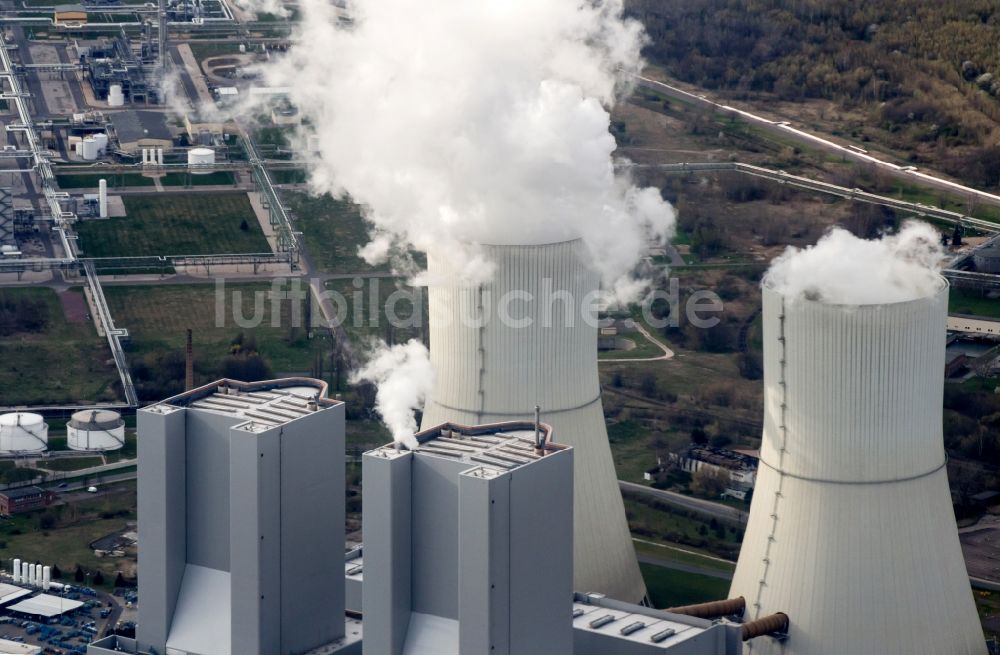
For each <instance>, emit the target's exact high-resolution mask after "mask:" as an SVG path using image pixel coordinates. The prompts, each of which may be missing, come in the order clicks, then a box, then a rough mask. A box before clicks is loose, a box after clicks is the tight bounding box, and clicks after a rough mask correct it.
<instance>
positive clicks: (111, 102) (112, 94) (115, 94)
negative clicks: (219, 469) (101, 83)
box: [108, 84, 125, 107]
mask: <svg viewBox="0 0 1000 655" xmlns="http://www.w3.org/2000/svg"><path fill="white" fill-rule="evenodd" d="M124 104H125V94H124V93H123V92H122V85H121V84H112V85H111V86H110V87H109V88H108V107H121V106H123V105H124Z"/></svg>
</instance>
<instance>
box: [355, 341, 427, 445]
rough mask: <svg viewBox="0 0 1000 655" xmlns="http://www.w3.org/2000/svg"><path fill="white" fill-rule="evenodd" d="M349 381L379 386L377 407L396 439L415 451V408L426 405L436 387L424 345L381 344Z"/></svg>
mask: <svg viewBox="0 0 1000 655" xmlns="http://www.w3.org/2000/svg"><path fill="white" fill-rule="evenodd" d="M350 381H351V384H357V383H359V382H365V381H367V382H372V383H374V384H375V385H376V386H377V388H378V391H377V392H376V395H375V410H376V411H377V412H378V413H379V415H380V416H381V417H382V421H383V422H384V423H385V424H386V427H388V428H389V431H390V432H392V438H393V440H394V441H396V442H397V443H402V444H403V445H405V446H406V447H407V448H409V449H410V450H416V449H417V448H418V447H419V445H420V444H418V443H417V440H416V439H415V438H414V436H413V435H414V434H416V432H417V419H416V417H415V415H414V410H416V409H420V408H421V407H423V404H424V401H425V400H426V399H427V396H428V394H429V393H430V392H431V389H432V388H433V387H434V367H433V366H431V361H430V356H429V354H428V352H427V348H426V347H424V344H422V343H420V342H419V341H416V340H410V341H408V342H406V343H404V344H398V345H395V346H387V345H386V344H385V343H380V344H379V345H378V346H376V348H375V350H374V352H373V354H372V356H371V358H370V359H369V360H368V363H367V364H365V366H364V367H363V368H361V369H360V370H358V371H355V372H354V373H352V374H351V379H350Z"/></svg>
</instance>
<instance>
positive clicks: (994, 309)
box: [948, 288, 1000, 318]
mask: <svg viewBox="0 0 1000 655" xmlns="http://www.w3.org/2000/svg"><path fill="white" fill-rule="evenodd" d="M948 311H949V312H950V313H952V314H969V315H971V316H991V317H993V318H1000V299H997V298H990V297H988V296H987V295H986V294H985V293H982V292H980V291H975V290H972V289H956V288H952V289H951V291H950V295H949V299H948Z"/></svg>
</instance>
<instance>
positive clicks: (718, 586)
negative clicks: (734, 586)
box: [639, 564, 729, 609]
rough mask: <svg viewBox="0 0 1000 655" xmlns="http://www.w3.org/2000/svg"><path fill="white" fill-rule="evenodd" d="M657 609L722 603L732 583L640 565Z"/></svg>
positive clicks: (695, 574)
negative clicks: (715, 602) (713, 601)
mask: <svg viewBox="0 0 1000 655" xmlns="http://www.w3.org/2000/svg"><path fill="white" fill-rule="evenodd" d="M639 568H640V569H641V570H642V577H643V579H644V580H645V581H646V590H647V591H648V592H649V599H650V601H651V602H652V604H653V607H656V608H659V609H665V608H667V607H677V606H679V605H690V604H693V603H704V602H707V601H710V600H721V599H723V598H726V594H728V593H729V581H728V580H722V579H720V578H713V577H710V576H707V575H698V574H697V573H686V572H684V571H676V570H674V569H667V568H663V567H660V566H654V565H652V564H639Z"/></svg>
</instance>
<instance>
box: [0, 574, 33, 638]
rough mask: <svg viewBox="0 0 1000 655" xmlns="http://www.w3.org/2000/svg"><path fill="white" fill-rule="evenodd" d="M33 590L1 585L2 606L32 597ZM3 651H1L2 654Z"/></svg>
mask: <svg viewBox="0 0 1000 655" xmlns="http://www.w3.org/2000/svg"><path fill="white" fill-rule="evenodd" d="M30 595H31V590H30V589H24V588H23V587H18V586H17V585H12V584H7V583H5V582H4V583H0V605H6V604H7V603H11V602H13V601H15V600H17V599H18V598H24V597H25V596H30ZM2 652H3V651H0V653H2Z"/></svg>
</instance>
